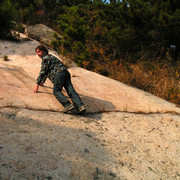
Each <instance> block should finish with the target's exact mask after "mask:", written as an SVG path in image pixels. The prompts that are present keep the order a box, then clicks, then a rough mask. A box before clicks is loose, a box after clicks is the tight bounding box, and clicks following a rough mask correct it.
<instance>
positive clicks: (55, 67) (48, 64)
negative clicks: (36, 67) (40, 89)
mask: <svg viewBox="0 0 180 180" xmlns="http://www.w3.org/2000/svg"><path fill="white" fill-rule="evenodd" d="M63 70H66V67H65V66H64V64H63V63H62V62H61V61H60V60H59V59H58V58H56V57H55V56H53V55H51V54H48V55H44V56H43V57H42V62H41V70H40V72H39V76H38V78H37V84H40V83H44V82H45V81H46V79H47V78H49V79H50V81H51V82H52V83H54V78H55V77H56V75H57V74H58V72H59V71H63Z"/></svg>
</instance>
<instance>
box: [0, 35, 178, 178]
mask: <svg viewBox="0 0 180 180" xmlns="http://www.w3.org/2000/svg"><path fill="white" fill-rule="evenodd" d="M37 45H39V42H37V41H34V40H32V39H29V38H28V37H26V36H24V35H22V38H21V40H20V41H19V42H11V41H0V124H1V125H0V180H46V179H47V180H51V179H52V180H111V179H112V180H140V179H142V180H158V179H159V180H178V179H180V131H179V129H180V108H178V107H176V105H175V104H172V103H169V102H167V101H164V100H162V99H160V98H158V97H155V96H153V95H151V94H148V93H146V92H143V91H141V90H139V89H136V88H133V87H130V86H127V85H125V84H122V83H120V82H117V81H115V80H112V79H109V78H107V77H104V76H101V75H98V74H96V73H93V72H90V71H87V70H84V69H82V68H78V67H75V66H72V67H70V68H69V71H70V73H71V75H72V81H73V85H74V87H75V89H76V90H77V92H78V93H79V94H80V97H81V98H82V100H83V102H84V104H85V106H86V108H87V114H85V115H75V114H74V115H73V114H63V113H61V110H62V106H61V105H60V104H59V102H58V101H57V100H56V99H55V97H54V96H53V94H52V84H51V83H50V82H49V81H48V80H47V81H46V83H45V86H44V87H40V89H39V92H38V93H36V94H35V93H33V92H32V91H33V88H34V85H35V83H36V78H37V76H38V73H39V69H40V63H41V60H40V59H39V58H38V57H37V55H36V54H35V51H34V48H35V47H36V46H37ZM51 52H52V51H51ZM52 53H54V52H52ZM5 55H7V56H8V61H4V60H3V57H4V56H5ZM63 93H65V91H64V90H63Z"/></svg>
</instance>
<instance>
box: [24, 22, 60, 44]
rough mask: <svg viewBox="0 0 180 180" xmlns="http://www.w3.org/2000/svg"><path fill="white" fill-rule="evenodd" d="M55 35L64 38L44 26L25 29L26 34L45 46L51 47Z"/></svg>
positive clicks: (38, 25)
mask: <svg viewBox="0 0 180 180" xmlns="http://www.w3.org/2000/svg"><path fill="white" fill-rule="evenodd" d="M54 33H56V34H57V35H58V37H59V38H62V36H61V35H59V34H58V33H57V32H56V31H54V30H53V29H51V28H49V27H47V26H46V25H44V24H36V25H32V26H26V27H25V34H26V35H27V36H28V37H30V38H32V39H35V40H37V41H40V42H41V43H43V44H46V45H50V44H51V42H52V41H53V40H55V38H54V37H53V35H54Z"/></svg>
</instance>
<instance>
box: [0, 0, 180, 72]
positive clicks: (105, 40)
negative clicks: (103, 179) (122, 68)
mask: <svg viewBox="0 0 180 180" xmlns="http://www.w3.org/2000/svg"><path fill="white" fill-rule="evenodd" d="M179 7H180V3H179V1H178V0H148V1H147V0H121V1H120V0H111V1H110V3H107V2H106V1H102V0H94V1H92V0H13V1H12V0H1V1H0V19H1V21H0V37H1V38H2V37H5V36H9V35H10V29H11V28H12V27H13V23H12V21H16V22H17V23H18V24H21V23H25V24H36V23H43V24H46V25H48V26H50V27H52V28H53V29H55V30H57V31H58V32H59V33H61V34H62V35H63V39H58V38H57V40H56V41H54V42H52V46H53V47H54V48H55V49H57V50H58V51H59V52H60V53H63V54H71V56H72V57H73V58H74V60H75V61H76V62H77V63H78V64H79V65H80V66H84V67H86V68H89V69H93V68H94V66H95V65H94V62H96V61H98V62H100V63H106V61H107V60H108V61H118V62H119V63H125V62H131V63H134V62H136V61H137V60H139V59H142V58H144V59H145V58H148V59H149V60H153V59H156V58H165V57H167V54H168V53H169V54H170V56H169V57H171V58H169V60H171V61H173V62H176V61H177V60H178V58H179V54H178V52H179V46H180V43H179V42H180V38H179V37H180V28H179V27H180V8H179ZM142 54H143V56H142Z"/></svg>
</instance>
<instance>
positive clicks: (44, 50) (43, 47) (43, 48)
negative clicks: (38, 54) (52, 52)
mask: <svg viewBox="0 0 180 180" xmlns="http://www.w3.org/2000/svg"><path fill="white" fill-rule="evenodd" d="M38 49H39V50H40V51H42V52H44V53H45V54H48V50H47V48H46V47H45V46H43V45H39V46H37V47H36V49H35V51H37V50H38Z"/></svg>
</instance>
